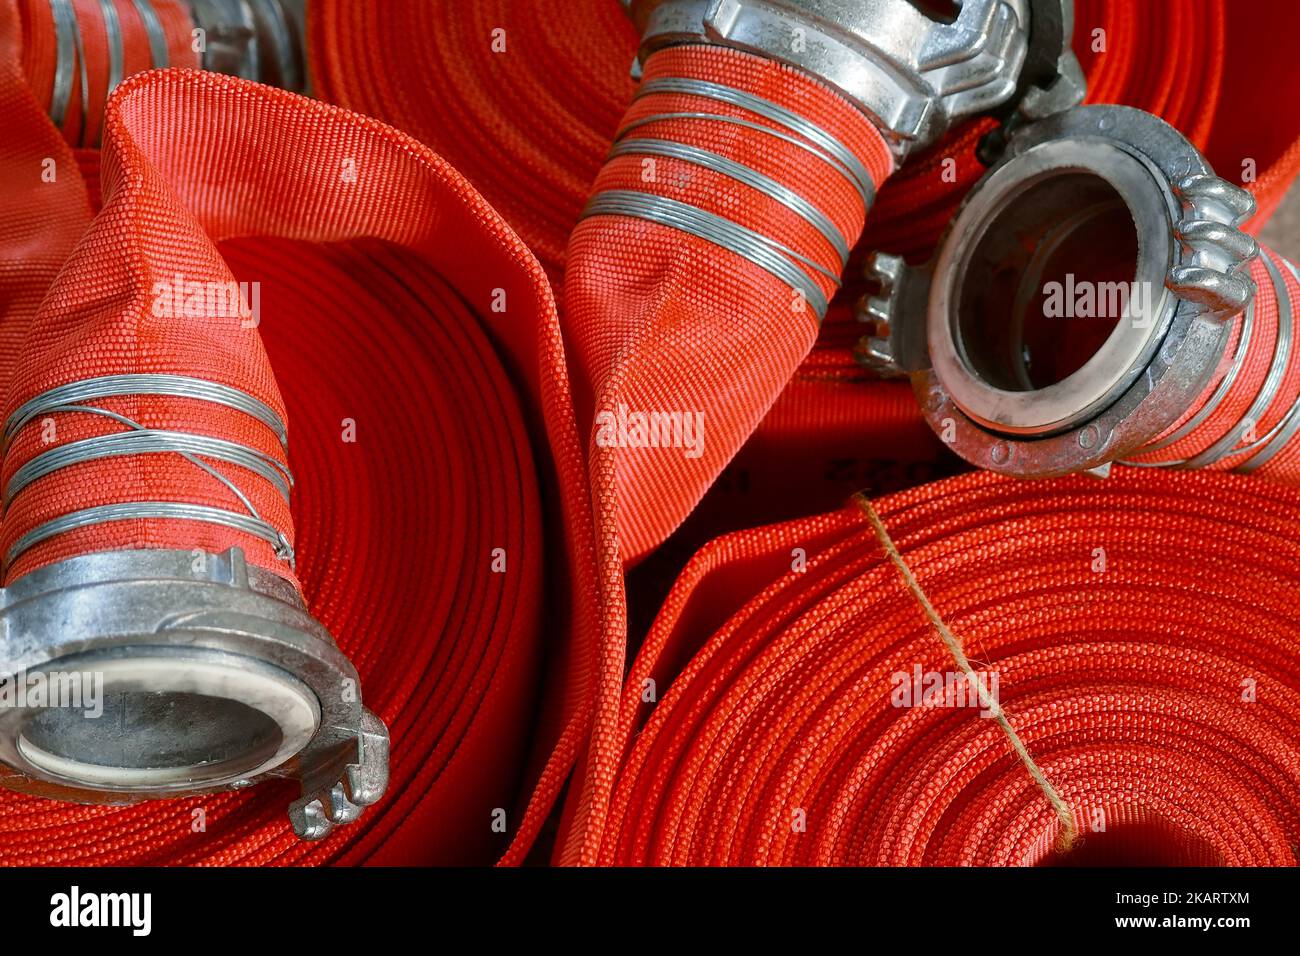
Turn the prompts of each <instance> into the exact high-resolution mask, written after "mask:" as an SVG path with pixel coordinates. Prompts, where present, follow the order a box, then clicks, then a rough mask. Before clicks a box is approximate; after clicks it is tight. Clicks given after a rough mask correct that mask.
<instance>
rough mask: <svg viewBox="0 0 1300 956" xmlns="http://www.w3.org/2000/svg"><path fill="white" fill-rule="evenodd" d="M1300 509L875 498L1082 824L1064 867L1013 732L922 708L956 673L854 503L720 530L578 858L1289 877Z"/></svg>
mask: <svg viewBox="0 0 1300 956" xmlns="http://www.w3.org/2000/svg"><path fill="white" fill-rule="evenodd" d="M1297 507H1300V496H1298V495H1297V494H1296V492H1294V491H1291V490H1286V489H1282V488H1280V487H1277V486H1274V485H1271V484H1268V483H1264V482H1260V481H1258V480H1252V479H1246V478H1241V477H1234V476H1223V475H1213V474H1193V473H1177V474H1175V473H1152V472H1136V471H1134V470H1124V471H1121V472H1117V473H1116V474H1115V475H1113V476H1112V477H1111V478H1110V479H1109V480H1108V481H1107V482H1097V481H1095V480H1091V479H1086V478H1085V479H1081V478H1066V479H1057V480H1051V481H1043V482H1021V481H1016V480H1013V479H1006V478H1001V477H997V476H993V475H989V474H973V475H968V476H963V477H961V478H956V479H951V480H948V481H943V482H938V483H934V484H930V485H926V486H923V487H921V488H917V489H914V490H911V491H906V492H903V493H900V494H897V495H893V496H890V497H888V498H885V499H882V500H880V501H878V502H877V503H876V508H877V510H878V512H879V514H880V515H881V517H882V519H883V521H884V523H885V525H886V526H887V528H888V530H889V533H890V535H891V536H892V537H893V539H894V540H895V542H896V543H897V546H898V548H899V550H900V551H901V553H902V555H903V557H904V558H905V560H906V561H907V562H908V564H909V565H910V566H911V568H912V569H913V571H914V573H915V575H916V577H917V579H918V580H919V582H920V584H921V586H922V588H923V589H924V591H925V593H926V594H927V595H928V597H929V598H930V600H931V601H932V602H933V604H934V606H935V607H936V608H937V609H938V611H939V613H940V614H941V615H942V617H943V619H944V620H945V621H946V623H947V624H948V626H949V627H950V628H951V629H952V631H953V632H955V634H956V635H957V636H958V637H959V638H960V639H961V641H962V643H963V645H964V648H965V651H966V654H967V656H968V657H969V658H970V659H971V661H972V664H973V666H974V667H975V668H976V669H977V670H978V672H979V673H980V674H982V675H990V676H993V677H994V678H995V679H994V680H992V681H990V683H991V684H992V686H993V688H994V689H995V690H996V692H997V695H998V699H999V701H1000V704H1001V706H1002V708H1003V709H1004V710H1005V712H1006V714H1007V716H1008V719H1009V721H1010V723H1011V724H1012V725H1013V726H1014V728H1015V730H1016V732H1017V733H1018V734H1019V736H1020V738H1021V739H1022V740H1023V741H1024V744H1025V745H1026V747H1027V749H1028V751H1029V754H1030V755H1031V757H1032V758H1033V760H1034V761H1035V762H1036V763H1037V765H1038V767H1039V768H1041V770H1042V771H1043V773H1044V774H1045V775H1046V777H1047V779H1048V780H1049V781H1050V783H1051V785H1052V786H1053V787H1054V788H1055V790H1056V791H1057V792H1058V793H1059V794H1060V795H1061V797H1062V798H1063V799H1064V801H1065V802H1066V804H1067V805H1068V807H1069V809H1070V811H1071V812H1072V814H1073V817H1074V820H1075V821H1076V824H1077V826H1078V829H1079V831H1080V832H1081V833H1082V842H1081V843H1079V844H1078V845H1077V848H1076V849H1075V850H1074V851H1073V852H1072V853H1071V854H1070V855H1067V856H1066V857H1064V858H1062V857H1058V856H1057V855H1056V854H1055V852H1054V849H1053V847H1054V845H1055V842H1056V838H1057V836H1058V834H1059V831H1060V828H1061V821H1060V820H1059V819H1058V816H1057V814H1056V812H1055V811H1054V810H1053V809H1052V807H1051V806H1050V805H1049V803H1048V801H1047V800H1046V799H1045V798H1044V793H1043V791H1042V790H1041V789H1040V788H1039V787H1038V786H1037V785H1036V784H1035V783H1034V781H1033V780H1032V779H1031V777H1030V775H1029V774H1028V773H1027V772H1026V770H1025V767H1024V766H1022V765H1021V762H1020V761H1019V760H1018V759H1017V758H1016V756H1015V754H1014V753H1013V752H1012V750H1011V747H1010V745H1009V743H1008V740H1007V737H1006V735H1005V734H1004V733H1003V731H1002V730H1001V729H1000V728H999V727H998V726H997V725H996V723H995V722H994V721H992V720H988V719H984V718H983V717H982V716H981V710H980V708H979V706H977V705H976V706H971V705H970V704H971V703H972V702H963V699H962V698H961V697H960V696H953V694H952V693H951V688H949V691H948V694H947V696H945V691H944V690H940V691H938V692H937V694H935V695H933V696H930V697H925V698H924V699H923V698H922V694H921V687H922V684H923V683H924V681H922V682H918V683H917V684H916V685H915V687H916V688H917V692H916V695H915V696H914V697H913V696H910V693H909V692H910V691H911V689H912V687H913V680H914V676H915V675H916V674H917V673H920V674H922V675H925V677H926V678H928V677H929V676H931V675H949V676H950V675H952V673H953V672H954V671H955V670H956V665H955V664H954V662H953V659H952V656H951V655H950V654H949V652H948V650H947V649H946V648H945V646H944V644H943V643H942V642H941V641H940V639H939V637H938V635H937V634H936V633H935V631H934V629H933V627H932V626H931V625H930V623H929V621H928V620H927V618H926V617H925V615H924V614H923V613H922V609H921V607H920V605H919V604H918V602H917V599H916V598H915V597H914V596H913V595H912V594H911V593H910V592H909V591H907V590H906V588H905V587H904V585H903V582H902V580H901V579H900V576H899V574H898V573H897V571H896V570H895V568H894V567H893V566H892V565H891V564H890V562H889V561H888V560H886V557H885V552H884V550H883V548H882V544H881V541H880V539H879V538H878V537H877V534H876V533H875V532H874V531H873V530H872V528H871V526H870V525H869V524H868V522H867V521H866V519H865V518H864V516H863V513H862V511H861V510H860V509H859V508H857V507H856V506H850V507H847V508H845V509H843V510H840V511H837V512H833V513H830V514H826V515H822V516H819V517H815V518H809V519H803V520H799V521H794V522H790V523H787V524H783V525H776V526H771V527H766V528H758V529H754V530H752V531H744V532H738V533H736V534H732V535H729V536H726V537H724V538H721V539H719V540H717V541H715V542H714V543H712V544H711V545H709V546H708V547H706V548H705V549H704V550H703V551H701V552H700V553H699V554H698V555H697V556H696V557H695V559H694V560H693V561H692V562H691V563H690V565H688V567H687V568H686V570H685V571H684V572H683V575H682V577H681V578H680V579H679V581H678V582H677V585H676V587H675V588H674V590H673V593H672V594H671V595H670V596H669V598H668V600H667V602H666V603H665V605H664V608H663V610H662V612H661V613H660V616H659V618H658V620H657V621H656V622H655V625H654V627H653V628H652V630H651V632H650V634H649V636H648V638H647V641H646V643H645V645H644V646H643V648H642V649H641V651H640V653H639V655H638V657H637V660H636V662H635V663H634V665H633V667H632V670H631V672H630V674H629V676H628V680H627V684H626V686H625V689H624V692H623V702H622V708H621V711H620V724H619V730H620V734H621V738H622V741H623V746H624V750H623V752H622V754H621V757H620V759H619V761H618V769H617V772H616V775H615V776H614V777H613V778H612V781H611V783H610V804H609V806H610V809H609V814H608V816H607V817H606V818H605V819H604V820H603V821H601V822H600V823H599V824H597V825H595V826H593V827H592V828H591V830H589V832H588V840H587V842H586V843H585V844H584V847H583V852H582V856H581V859H582V860H583V861H584V862H588V863H603V864H633V865H636V864H642V865H644V864H733V865H737V864H739V865H756V864H765V865H835V864H839V865H899V864H911V865H1032V864H1040V863H1070V862H1084V861H1088V862H1111V863H1148V864H1156V863H1164V864H1184V865H1188V864H1190V865H1205V864H1217V865H1224V864H1231V865H1246V864H1255V865H1282V864H1293V863H1294V862H1295V859H1294V850H1293V847H1294V846H1295V845H1296V843H1297V836H1298V835H1300V809H1298V808H1300V752H1298V751H1297V749H1296V746H1295V739H1296V732H1297V729H1298V726H1297V725H1298V722H1300V682H1298V681H1297V676H1296V675H1297V669H1296V661H1297V655H1298V654H1300V618H1297V615H1296V608H1295V601H1294V595H1295V593H1296V588H1297V584H1298V582H1300V548H1298V546H1297V542H1296V538H1295V533H1294V529H1295V514H1296V508H1297ZM1207 541H1212V542H1213V544H1212V545H1211V546H1209V547H1207V546H1206V542H1207ZM733 608H738V609H737V610H734V611H733V610H732V609H733ZM898 675H903V676H902V680H901V681H900V679H899V676H898ZM926 686H928V685H926ZM900 687H903V688H904V689H905V692H904V693H903V694H901V695H900V694H899V693H898V689H899V688H900Z"/></svg>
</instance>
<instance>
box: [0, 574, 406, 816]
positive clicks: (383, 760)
mask: <svg viewBox="0 0 1300 956" xmlns="http://www.w3.org/2000/svg"><path fill="white" fill-rule="evenodd" d="M0 661H2V662H3V670H2V671H0V704H3V705H4V706H0V762H3V764H4V766H0V785H3V786H5V787H6V788H9V789H12V790H18V791H21V792H24V793H30V794H35V795H38V796H42V797H47V798H51V799H57V800H65V801H71V802H75V803H87V804H112V805H118V804H129V803H135V802H139V801H143V800H151V799H160V798H172V797H183V796H192V795H196V794H204V793H211V792H216V791H222V790H237V789H243V788H245V787H249V786H252V785H254V784H256V783H258V782H260V781H262V780H265V779H269V778H289V779H296V780H297V781H298V782H299V784H300V786H301V797H300V798H299V799H297V800H295V801H294V802H293V803H292V804H291V805H290V807H289V817H290V820H291V823H292V825H293V829H294V831H295V832H296V833H297V835H298V836H299V837H301V838H303V839H307V840H314V839H320V838H321V837H324V836H325V835H326V834H328V833H329V832H330V830H331V829H332V828H333V826H334V825H335V824H338V823H349V822H351V821H353V820H355V819H357V818H358V816H359V815H360V813H361V810H362V808H363V807H365V806H368V805H370V804H373V803H375V802H376V801H378V800H379V799H380V797H382V796H383V793H384V791H385V789H386V787H387V783H388V731H387V729H386V728H385V726H384V724H383V722H382V721H380V720H379V718H378V717H376V716H375V715H374V714H373V713H371V712H370V711H368V710H366V709H365V708H364V707H363V706H362V705H361V698H360V685H359V681H358V679H357V673H356V670H355V669H354V668H353V666H352V664H351V663H350V662H349V661H348V659H347V657H346V656H344V654H343V653H342V652H341V651H340V650H339V649H338V647H337V646H336V645H335V643H334V641H333V639H332V638H331V637H330V635H329V633H328V632H327V631H326V630H325V629H324V628H323V627H322V626H321V625H320V623H319V622H317V621H316V620H315V619H314V618H313V617H312V616H311V615H310V614H309V613H308V612H307V610H306V608H305V607H304V605H303V602H302V599H301V598H300V597H299V595H298V592H297V590H296V589H295V588H294V587H293V586H292V585H291V584H290V583H289V582H288V581H286V580H284V579H283V578H281V577H279V576H278V575H276V574H274V573H272V572H269V571H266V570H262V569H260V568H257V567H252V566H249V565H248V564H247V563H246V562H245V560H244V555H243V552H242V551H241V550H239V549H238V548H231V549H230V550H228V551H226V552H224V553H221V554H208V553H205V552H202V551H175V550H130V551H108V552H99V553H92V554H86V555H81V556H78V557H73V558H68V559H65V560H62V561H59V562H57V563H54V564H50V565H47V566H45V567H42V568H39V569H37V570H35V571H32V572H30V573H28V574H26V575H24V576H22V577H21V578H19V579H17V580H16V581H14V582H13V583H12V584H11V585H10V586H9V587H7V588H4V589H2V590H0Z"/></svg>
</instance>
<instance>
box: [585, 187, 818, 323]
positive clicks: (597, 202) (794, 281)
mask: <svg viewBox="0 0 1300 956" xmlns="http://www.w3.org/2000/svg"><path fill="white" fill-rule="evenodd" d="M592 216H631V217H632V218H635V219H645V220H647V221H649V222H656V223H659V224H660V225H664V226H671V227H672V228H674V229H680V230H681V231H682V232H688V233H690V234H691V235H694V236H699V237H700V238H701V239H704V240H707V241H708V242H711V243H713V244H714V245H716V246H721V247H722V248H723V249H726V250H727V251H729V252H734V253H735V254H736V255H738V256H742V257H744V258H746V259H748V260H749V261H750V262H752V263H754V264H755V265H756V266H759V267H760V268H762V269H766V270H767V271H768V272H770V273H772V275H774V276H776V277H777V278H778V279H780V280H781V281H782V282H784V283H786V284H787V285H789V286H791V287H793V288H794V289H796V290H797V291H798V292H799V293H800V294H802V295H803V297H804V299H805V300H806V301H807V302H808V303H809V304H810V305H812V307H813V311H814V312H816V314H817V318H818V319H819V320H820V319H821V318H822V317H823V316H825V315H826V309H827V308H828V306H829V303H828V302H827V299H826V296H825V295H823V294H822V290H821V289H819V288H818V287H817V284H816V283H814V282H813V281H812V280H811V279H810V278H808V274H807V273H806V272H804V271H803V270H802V269H800V268H799V267H798V266H796V265H795V264H794V263H793V262H791V259H797V260H798V261H800V262H803V263H805V264H807V265H808V266H810V267H811V268H813V269H816V270H817V271H818V272H821V273H823V274H825V275H827V276H829V277H830V279H831V281H832V282H834V283H835V284H836V285H837V286H838V285H839V277H838V276H836V275H833V274H832V273H830V272H827V270H826V269H824V268H822V267H821V266H819V265H818V264H817V263H815V262H813V261H812V260H810V259H808V258H807V257H805V256H802V255H800V254H799V253H797V252H795V251H794V250H793V249H791V248H790V247H789V246H786V245H784V244H783V243H780V242H777V241H776V240H774V239H769V238H768V237H767V236H764V235H762V234H761V233H757V232H755V231H754V230H752V229H749V228H746V227H745V226H742V225H740V224H739V223H737V222H732V221H731V220H730V219H724V218H723V217H722V216H715V215H714V214H713V213H710V212H705V211H704V210H702V209H697V208H695V207H694V206H691V205H689V204H687V203H684V202H678V201H677V200H675V199H667V198H665V197H663V196H656V195H654V194H652V193H639V192H633V191H630V190H625V189H611V190H609V191H608V192H603V193H598V194H596V195H595V196H592V197H591V201H590V202H589V203H587V208H586V209H584V210H583V211H582V218H583V219H588V218H590V217H592Z"/></svg>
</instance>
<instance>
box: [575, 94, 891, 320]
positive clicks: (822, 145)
mask: <svg viewBox="0 0 1300 956" xmlns="http://www.w3.org/2000/svg"><path fill="white" fill-rule="evenodd" d="M655 94H669V95H682V94H686V95H690V96H698V97H702V98H705V99H711V100H715V101H717V102H720V103H725V104H727V105H729V106H735V107H740V108H741V109H744V110H747V111H749V112H751V113H753V114H754V115H755V116H757V117H761V118H763V119H765V120H768V121H769V122H771V123H775V124H776V125H777V126H780V127H782V129H780V130H778V129H773V128H772V127H771V126H765V125H763V124H761V123H757V122H751V121H748V120H744V119H741V118H739V117H734V116H728V115H725V114H721V113H710V112H672V113H657V114H654V115H651V116H647V117H641V118H639V119H636V120H634V121H632V122H629V123H626V124H625V125H624V126H623V127H622V128H621V129H620V130H619V132H618V134H617V136H615V139H614V145H613V147H612V148H611V150H610V154H609V158H610V159H614V158H617V157H621V156H634V155H648V156H662V157H665V158H668V159H674V160H679V161H682V162H687V163H691V164H693V165H696V166H700V167H701V168H704V169H708V170H710V171H711V172H715V173H719V174H721V175H723V176H726V177H728V178H730V179H733V180H736V181H737V182H739V183H742V184H743V185H745V186H747V187H749V188H751V189H753V190H755V191H757V192H760V193H762V194H763V195H765V196H767V197H768V198H770V199H772V200H774V201H775V202H778V203H780V204H781V205H783V206H785V207H786V208H787V209H789V210H791V211H792V212H794V213H795V214H796V215H798V216H800V217H802V218H803V219H804V220H805V221H806V222H808V223H809V224H810V225H811V226H812V227H813V228H814V229H816V230H817V232H818V233H819V234H820V235H821V236H822V237H823V238H824V239H825V240H826V242H827V243H828V244H829V245H830V247H831V248H832V249H834V250H835V254H836V256H838V260H839V261H838V270H836V271H832V270H831V269H828V268H826V267H825V266H823V265H821V264H820V263H818V262H815V261H813V260H812V259H810V258H808V257H807V256H805V255H802V254H801V253H799V252H796V251H795V250H793V249H791V248H790V247H789V246H787V245H785V244H783V243H781V242H778V241H777V240H775V239H771V238H769V237H768V236H765V235H762V234H761V233H759V232H756V231H755V230H753V229H750V228H749V227H747V226H744V225H742V224H740V223H738V222H735V221H733V220H731V219H728V218H726V217H724V216H719V215H718V214H716V213H713V212H709V211H706V210H702V209H699V208H696V207H695V206H693V205H691V204H689V203H684V202H681V201H679V200H674V199H668V198H666V197H663V196H659V195H657V194H654V193H648V192H640V191H635V190H619V189H612V190H605V191H603V192H599V193H597V194H596V195H594V196H592V197H591V199H590V200H589V201H588V203H587V205H586V207H585V208H584V209H583V212H582V216H581V218H583V219H586V218H590V217H592V216H602V215H604V216H628V217H631V218H636V219H644V220H647V221H649V222H654V223H658V224H660V225H665V226H669V227H670V228H674V229H678V230H680V231H682V232H686V233H689V234H691V235H694V236H698V237H699V238H701V239H704V240H705V241H707V242H711V243H713V244H714V245H717V246H720V247H721V248H723V249H726V250H728V251H729V252H733V253H735V254H736V255H739V256H741V257H742V258H745V259H748V260H749V261H750V262H752V263H754V264H755V265H757V266H759V267H760V268H762V269H765V270H766V271H768V272H770V273H771V274H772V275H774V276H776V277H777V278H778V279H780V280H781V281H782V282H784V283H785V284H786V285H789V286H790V287H791V288H793V289H795V290H796V291H797V292H798V293H799V294H800V295H801V296H802V297H803V299H804V300H805V301H806V302H807V303H809V305H810V306H811V307H812V309H813V311H814V312H815V313H816V315H817V318H818V320H821V319H822V318H824V317H825V315H826V311H827V309H828V308H829V301H828V299H827V297H826V294H825V292H823V290H822V289H821V287H820V286H819V285H818V283H817V282H816V281H815V280H814V279H813V278H812V277H811V276H810V275H809V274H808V272H806V271H805V269H804V268H801V266H804V267H807V269H810V270H812V271H814V272H817V273H820V274H821V275H823V276H825V277H826V278H827V279H828V280H829V281H830V282H831V283H832V284H833V286H834V288H839V287H840V284H841V279H840V273H841V272H842V271H843V269H844V266H845V265H846V264H847V263H848V258H849V252H850V242H851V241H852V239H853V238H855V237H852V236H845V235H844V234H843V233H842V232H841V231H840V229H839V228H838V227H836V225H835V224H834V222H833V221H832V220H831V218H830V217H829V216H828V215H826V213H825V212H823V211H822V210H821V209H819V208H817V206H816V205H815V204H814V203H812V202H811V201H809V200H808V199H807V198H805V197H804V196H802V195H800V194H799V193H797V192H795V191H794V190H793V189H790V188H789V187H788V186H786V185H784V184H783V183H781V182H779V181H777V180H776V179H773V178H772V177H771V176H769V175H767V174H765V173H762V172H759V171H758V170H756V169H754V168H752V167H750V166H748V165H746V164H745V163H742V162H739V161H737V160H736V159H733V158H731V157H729V156H724V155H722V154H720V153H717V152H715V151H713V150H709V149H704V148H702V147H699V146H695V145H692V144H687V143H680V142H676V141H674V140H669V139H663V138H657V137H634V138H628V133H629V132H630V131H631V130H633V129H636V128H637V127H640V126H645V125H647V124H649V123H655V122H659V121H661V120H673V119H692V120H704V121H713V122H719V123H729V124H733V125H738V126H743V127H745V128H747V129H752V130H755V131H757V132H760V133H763V134H766V135H770V136H774V137H776V138H778V139H781V140H782V141H784V142H787V143H791V144H794V145H796V146H798V147H799V148H801V149H803V150H805V151H807V152H809V153H811V154H812V155H813V156H816V157H817V158H818V159H820V160H822V161H823V162H825V163H826V164H827V165H829V166H830V167H831V168H832V169H834V170H835V172H837V173H838V174H839V175H841V176H843V177H844V179H845V180H846V181H847V182H848V183H849V184H850V185H851V186H852V187H853V189H854V191H855V192H856V193H857V195H858V197H859V198H860V199H861V200H862V205H863V210H864V212H865V211H866V210H869V209H870V208H871V203H872V201H873V200H874V198H875V184H874V181H873V180H872V178H871V174H870V172H869V171H868V170H867V168H866V166H865V165H864V164H863V163H862V161H861V160H860V159H859V158H858V157H857V155H856V154H854V152H853V151H852V150H850V149H849V148H848V147H847V146H845V145H844V143H842V142H841V141H840V140H839V139H838V138H836V137H835V136H832V135H831V134H829V133H827V132H826V131H825V130H824V129H822V128H821V127H820V126H818V125H817V124H816V123H813V122H812V121H810V120H808V119H807V118H806V117H804V116H801V115H799V114H798V113H795V112H793V111H791V110H789V109H787V108H785V107H784V106H781V105H780V104H778V103H774V102H772V101H771V100H768V99H765V98H763V97H761V96H757V95H755V94H753V93H749V92H747V91H745V90H741V89H737V88H735V87H732V86H727V85H725V84H722V83H715V82H712V81H709V80H700V79H693V78H686V77H674V76H669V77H658V78H654V79H647V80H646V81H644V82H643V83H642V84H641V86H640V88H639V89H638V91H637V94H636V96H635V97H634V99H640V98H641V97H644V96H651V95H655Z"/></svg>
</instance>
